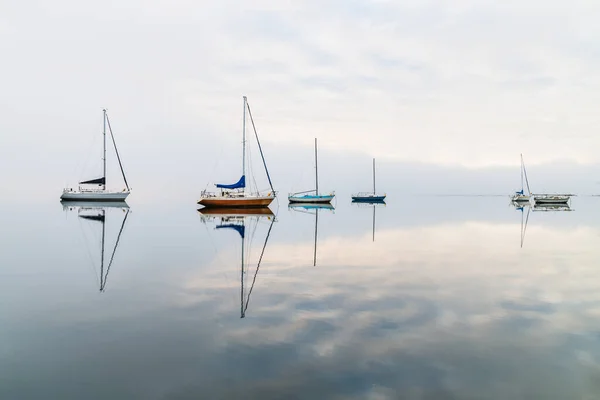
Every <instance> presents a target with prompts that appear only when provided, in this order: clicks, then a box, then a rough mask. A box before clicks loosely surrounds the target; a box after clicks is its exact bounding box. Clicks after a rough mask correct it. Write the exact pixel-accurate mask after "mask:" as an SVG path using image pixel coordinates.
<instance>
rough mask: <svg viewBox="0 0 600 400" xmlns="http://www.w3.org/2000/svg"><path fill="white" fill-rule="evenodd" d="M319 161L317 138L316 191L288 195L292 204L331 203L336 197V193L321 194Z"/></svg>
mask: <svg viewBox="0 0 600 400" xmlns="http://www.w3.org/2000/svg"><path fill="white" fill-rule="evenodd" d="M317 159H318V158H317V138H315V189H314V190H305V191H303V192H296V193H290V194H289V195H288V201H289V202H290V203H330V202H331V200H333V198H334V197H335V192H331V193H328V194H319V164H318V161H317ZM310 193H314V194H310Z"/></svg>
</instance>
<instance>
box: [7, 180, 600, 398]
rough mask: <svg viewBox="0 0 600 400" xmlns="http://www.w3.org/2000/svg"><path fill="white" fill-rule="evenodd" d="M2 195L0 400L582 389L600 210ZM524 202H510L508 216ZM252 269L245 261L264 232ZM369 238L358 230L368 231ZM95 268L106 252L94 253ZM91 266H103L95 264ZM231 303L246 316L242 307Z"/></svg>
mask: <svg viewBox="0 0 600 400" xmlns="http://www.w3.org/2000/svg"><path fill="white" fill-rule="evenodd" d="M130 203H131V204H130V205H131V208H130V211H129V214H127V212H126V211H125V210H121V209H114V208H111V209H107V210H106V211H105V212H106V218H105V237H106V240H105V246H106V250H105V251H106V254H107V255H106V257H107V260H108V257H109V256H110V255H111V254H112V249H113V247H114V243H115V241H116V237H117V235H118V231H119V229H120V227H121V224H122V221H123V218H124V216H125V215H126V214H127V221H126V224H125V227H124V229H123V232H122V235H121V238H120V242H119V246H118V248H117V250H116V252H115V256H114V260H113V263H112V265H111V268H110V270H109V272H108V275H107V276H106V277H105V278H103V281H104V291H103V292H100V291H99V289H100V278H99V270H98V268H99V263H100V260H99V257H100V251H99V246H100V239H101V236H100V233H101V229H99V228H100V227H101V224H99V223H98V221H93V220H86V219H83V218H80V217H78V212H77V211H76V210H73V211H63V209H62V207H61V205H60V204H59V202H58V201H52V202H51V201H48V202H41V203H39V204H37V205H36V206H35V207H32V206H31V205H27V206H22V205H18V204H15V203H13V204H7V205H6V207H4V210H5V211H4V212H3V220H4V221H5V223H6V224H7V226H11V227H13V228H12V229H11V231H10V232H8V231H7V230H3V231H2V232H3V234H2V241H1V243H2V244H1V250H2V251H1V254H2V256H1V263H0V264H1V265H2V269H1V271H0V274H1V278H2V279H1V280H0V289H1V293H2V294H3V302H2V303H3V307H2V309H3V311H2V313H1V314H0V315H1V317H0V318H1V321H0V323H1V324H2V326H3V329H2V333H0V342H1V343H2V347H1V348H0V351H1V354H2V357H1V360H2V361H0V372H1V376H2V377H3V378H2V383H1V384H0V397H2V398H6V399H13V398H14V399H37V398H57V399H58V398H60V399H81V398H86V399H96V398H98V399H100V398H123V399H125V398H127V399H136V398H139V399H191V398H263V399H269V398H273V399H279V398H299V399H309V398H356V399H363V398H383V399H387V398H389V399H395V398H415V399H427V398H461V399H462V398H467V399H469V398H472V399H505V398H523V399H531V398H544V399H565V398H582V399H585V398H590V399H591V398H596V397H597V396H598V394H599V393H600V386H599V385H600V380H599V379H600V368H599V367H598V365H599V361H600V359H599V357H600V341H599V336H598V323H597V319H598V314H599V312H600V297H599V296H598V294H597V293H600V272H599V271H598V269H597V260H598V257H599V256H600V254H599V251H600V250H598V249H599V248H600V247H598V240H600V213H598V211H597V210H598V199H597V198H594V197H576V198H574V199H573V200H572V208H573V209H574V210H575V211H571V212H537V211H533V212H530V213H529V217H528V220H527V229H526V232H525V237H524V241H523V247H521V232H522V228H521V223H522V214H521V212H520V211H519V210H516V209H515V208H514V207H512V206H510V205H509V201H508V198H507V197H459V196H450V197H448V196H446V197H435V196H403V195H402V191H401V190H399V189H395V190H393V191H391V192H388V204H387V206H385V207H382V206H379V207H377V208H376V212H375V232H374V235H373V208H372V207H369V206H362V207H361V206H356V205H352V204H350V203H349V198H348V197H339V198H338V199H337V204H336V207H335V210H334V211H331V210H320V211H319V217H318V224H319V225H318V234H317V241H316V266H313V257H314V246H315V241H314V235H315V217H314V214H310V213H312V212H313V210H306V211H307V213H303V212H298V211H295V210H289V209H288V207H287V204H286V203H285V202H283V201H281V200H280V201H279V204H277V202H275V203H274V204H273V205H272V207H271V208H272V209H273V212H274V214H276V216H275V220H274V222H273V217H270V218H269V217H268V216H262V217H257V216H250V217H246V218H245V219H244V224H245V228H244V231H243V235H244V246H245V247H244V257H245V266H244V269H245V274H244V278H243V285H244V287H243V289H242V279H241V277H242V275H241V254H242V253H241V252H242V248H241V244H242V235H241V234H240V230H239V229H221V228H216V227H217V226H219V225H228V224H229V225H231V224H235V223H237V222H239V220H238V221H237V222H236V221H234V220H226V221H222V220H221V219H220V218H221V217H220V216H216V217H215V218H212V219H211V218H210V216H208V217H209V218H208V220H207V221H203V219H202V218H203V217H202V216H201V214H200V213H198V212H197V211H196V209H195V207H194V205H193V204H187V205H180V204H178V205H165V204H141V205H136V204H135V201H134V198H133V195H132V201H131V202H130ZM526 216H527V209H525V210H524V214H523V221H524V220H525V219H526ZM269 228H270V229H271V231H270V234H269V238H268V241H267V244H266V247H265V248H264V254H263V256H262V260H261V264H260V268H259V269H258V272H257V270H256V269H257V263H258V260H259V258H260V255H261V252H262V251H263V246H264V243H265V239H266V237H267V234H268V233H269ZM373 239H374V241H373ZM106 262H108V261H106ZM104 272H106V271H104ZM242 314H243V316H244V318H240V317H241V315H242Z"/></svg>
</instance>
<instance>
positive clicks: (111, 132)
mask: <svg viewBox="0 0 600 400" xmlns="http://www.w3.org/2000/svg"><path fill="white" fill-rule="evenodd" d="M106 122H107V124H108V130H109V131H110V137H111V138H112V142H113V146H115V154H116V155H117V160H118V161H119V167H120V168H121V174H123V180H124V181H125V186H127V190H131V189H130V188H129V184H128V183H127V178H126V177H125V171H124V170H123V164H122V163H121V157H119V151H118V150H117V142H115V136H114V135H113V131H112V128H111V127H110V120H109V119H108V114H106Z"/></svg>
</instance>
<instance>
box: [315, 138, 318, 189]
mask: <svg viewBox="0 0 600 400" xmlns="http://www.w3.org/2000/svg"><path fill="white" fill-rule="evenodd" d="M315 192H316V193H315V194H316V195H317V196H318V195H319V164H318V161H317V138H315Z"/></svg>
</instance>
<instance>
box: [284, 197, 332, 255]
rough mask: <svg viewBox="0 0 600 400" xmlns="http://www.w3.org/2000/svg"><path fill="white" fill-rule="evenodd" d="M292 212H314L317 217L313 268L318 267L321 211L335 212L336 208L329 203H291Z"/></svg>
mask: <svg viewBox="0 0 600 400" xmlns="http://www.w3.org/2000/svg"><path fill="white" fill-rule="evenodd" d="M288 208H289V209H290V210H294V211H297V212H303V213H306V214H313V213H312V212H311V211H312V210H314V215H315V247H314V249H315V250H314V254H313V266H314V267H316V266H317V237H318V234H319V210H331V211H333V210H335V208H334V207H333V206H332V205H331V204H328V203H321V204H307V203H291V204H289V205H288Z"/></svg>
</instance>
